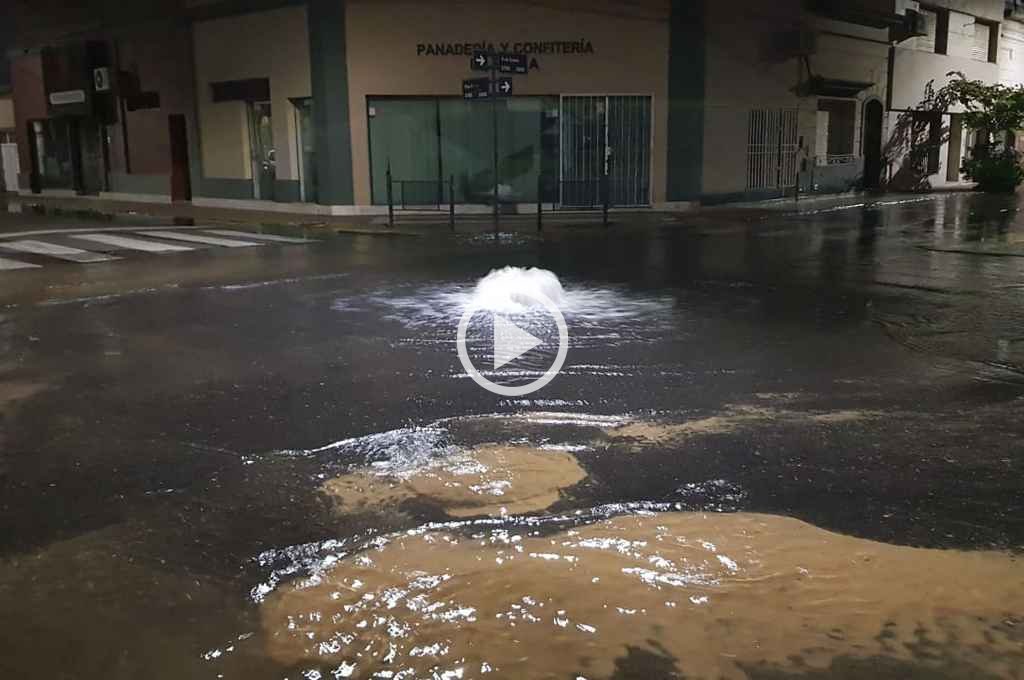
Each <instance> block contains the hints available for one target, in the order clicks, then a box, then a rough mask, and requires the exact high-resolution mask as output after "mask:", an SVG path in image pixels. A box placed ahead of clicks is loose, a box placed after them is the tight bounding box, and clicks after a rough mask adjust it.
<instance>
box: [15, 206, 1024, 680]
mask: <svg viewBox="0 0 1024 680" xmlns="http://www.w3.org/2000/svg"><path fill="white" fill-rule="evenodd" d="M851 203H852V201H845V202H843V203H827V202H818V203H808V204H806V205H804V206H802V207H801V208H800V211H799V212H796V213H794V212H790V211H786V210H772V211H759V212H756V213H754V212H750V213H744V212H741V211H737V210H722V211H717V212H716V211H709V212H707V213H702V214H700V215H694V216H692V217H682V218H679V219H678V221H675V222H672V223H666V224H665V225H664V226H662V227H644V228H642V229H635V228H630V226H629V225H617V226H615V227H613V228H611V229H610V230H609V231H607V232H604V231H602V230H600V229H596V228H584V227H580V228H574V229H564V230H552V231H550V232H549V233H546V234H545V235H544V236H543V237H540V238H538V237H536V236H535V235H534V234H530V233H528V232H525V231H524V232H522V233H515V234H513V233H508V234H503V235H502V236H501V237H500V238H498V239H494V238H493V237H491V236H489V235H486V234H461V235H456V236H450V235H448V234H446V233H445V234H438V235H437V236H436V237H394V238H382V237H373V236H353V235H338V236H335V237H330V238H325V239H324V240H323V241H322V242H319V243H311V244H305V245H281V246H275V247H263V248H251V249H247V248H238V249H231V250H230V251H229V250H227V249H223V250H216V251H214V250H212V249H211V250H197V251H194V252H188V253H180V254H173V255H156V256H154V255H145V256H144V255H134V256H130V257H125V258H124V259H123V260H120V261H116V262H108V263H100V264H92V265H74V264H64V263H62V264H48V265H47V266H44V267H41V268H39V269H34V270H18V271H10V272H0V348H2V352H0V572H2V575H0V601H6V602H7V603H8V605H9V606H7V607H0V629H2V630H3V631H5V634H3V635H0V671H3V675H4V676H5V677H51V678H52V677H69V678H71V677H89V678H91V677H141V676H142V675H143V674H145V675H147V676H149V677H164V676H165V675H166V677H175V676H177V677H184V676H185V675H189V674H192V673H200V672H204V670H205V669H206V667H205V666H203V665H202V659H201V652H202V650H204V649H207V648H210V647H213V646H215V645H216V644H220V643H221V642H223V639H222V638H223V636H224V634H225V631H235V632H238V633H243V632H245V628H246V626H245V621H247V617H251V612H249V613H247V611H246V607H245V605H246V602H245V596H246V593H247V591H248V589H249V588H251V587H252V585H253V583H254V582H256V581H258V580H259V578H260V567H259V565H258V564H256V563H254V561H253V558H254V556H256V555H259V554H260V553H261V552H262V551H266V550H274V549H281V548H284V547H287V546H294V545H298V544H302V543H306V542H311V541H319V540H323V539H325V538H331V537H344V536H351V535H354V534H366V533H367V532H371V533H372V532H383V531H388V530H394V529H403V528H407V527H408V526H415V525H416V524H418V523H422V522H426V521H432V520H439V519H444V514H443V513H442V512H440V511H439V510H438V509H437V508H436V507H431V506H430V505H429V504H427V505H423V506H416V505H415V504H414V505H412V506H410V507H407V508H405V512H404V513H401V514H396V513H385V512H381V513H373V512H365V513H357V514H354V515H351V516H344V517H339V516H338V515H337V514H336V513H332V512H331V511H330V508H329V507H328V504H327V503H326V502H325V500H324V499H323V498H322V496H321V495H320V494H319V493H318V492H317V488H318V484H319V480H321V479H323V477H324V476H325V475H330V474H337V473H338V472H339V471H341V470H344V469H347V468H349V467H351V466H353V465H359V464H364V463H365V462H366V460H360V459H358V456H356V457H352V456H349V457H346V456H345V455H339V456H334V457H323V456H311V455H287V453H286V452H303V451H309V450H312V449H316V448H318V447H322V446H323V445H325V444H328V443H330V442H336V441H338V440H343V439H345V438H349V437H360V436H364V435H370V434H374V433H381V432H387V431H391V430H396V429H399V428H404V427H410V426H423V425H428V424H430V423H434V422H436V421H439V420H441V419H452V418H463V417H466V416H473V415H480V414H511V413H521V412H529V411H553V410H554V411H559V412H575V413H584V414H590V415H616V414H632V415H634V416H643V417H650V418H655V417H658V418H668V419H670V420H671V419H675V420H687V419H695V418H713V417H716V416H723V414H724V415H728V414H730V413H733V414H734V413H736V412H737V409H740V411H739V412H741V413H747V412H750V409H763V410H766V411H770V412H771V413H773V414H775V415H772V416H766V417H764V418H758V419H753V420H751V422H749V423H747V424H746V425H744V426H743V427H739V428H735V429H728V428H722V429H719V430H715V431H711V432H709V433H707V434H706V435H704V436H700V437H692V438H690V439H688V440H687V443H686V445H685V446H682V447H681V446H679V445H678V444H666V445H664V446H652V447H647V448H645V449H644V450H643V451H642V452H640V453H637V454H636V455H634V456H632V457H630V458H629V459H628V460H625V459H624V458H623V457H622V456H621V455H618V454H617V453H615V452H604V453H601V452H598V453H596V454H595V455H593V456H590V457H588V458H587V459H586V460H585V461H581V465H583V467H584V468H586V471H587V473H588V475H589V477H588V481H587V482H586V483H584V484H581V485H579V486H578V487H575V488H574V489H573V490H572V492H571V493H569V494H566V495H564V496H563V498H562V500H560V501H559V503H558V504H557V505H556V506H555V509H558V510H569V509H580V508H590V507H594V506H597V505H601V504H606V503H618V502H628V501H678V502H682V503H684V504H685V506H686V507H687V508H691V509H698V510H700V509H708V510H729V511H731V510H745V511H753V512H763V513H775V514H783V515H787V516H792V517H797V518H800V519H803V520H805V521H808V522H810V523H812V524H814V525H816V526H819V527H822V528H826V529H830V530H834V531H839V532H843V533H847V534H850V535H853V536H857V537H861V538H869V539H873V540H878V541H885V542H890V543H897V544H902V545H914V546H927V547H942V548H965V549H977V548H998V549H1008V550H1020V549H1021V548H1022V547H1024V519H1022V518H1024V514H1022V510H1024V493H1022V490H1024V486H1022V482H1021V477H1020V474H1021V468H1022V464H1024V419H1022V418H1021V414H1022V413H1024V215H1022V214H1021V213H1020V212H1018V211H1019V208H1020V206H1019V204H1018V201H1017V200H1016V199H1014V198H993V197H984V196H974V195H968V194H956V195H944V196H941V195H940V196H923V197H905V198H882V199H878V200H877V201H868V202H866V203H865V204H863V205H851ZM89 226H92V225H89ZM33 228H38V225H33ZM282 233H283V232H282ZM509 265H511V266H518V267H531V266H535V267H541V268H544V269H548V270H550V271H552V272H554V273H555V274H557V276H558V277H559V278H560V280H561V282H562V284H563V286H565V287H566V289H567V290H571V291H576V292H577V293H578V294H579V296H580V298H581V299H584V300H587V301H589V302H590V304H592V305H594V306H596V307H598V308H602V306H603V308H605V309H607V310H609V311H608V315H606V316H604V317H602V314H601V313H600V312H599V311H593V312H592V313H591V314H590V315H589V316H588V315H581V316H580V317H579V318H578V319H577V322H576V324H575V326H574V324H573V321H572V319H570V334H571V335H572V337H573V343H572V345H571V349H570V353H569V358H568V361H567V363H566V371H565V373H564V374H563V375H562V376H559V377H558V378H556V379H555V380H554V381H553V382H552V383H551V384H550V385H549V386H548V387H546V388H544V390H542V391H541V392H539V393H536V394H534V395H531V396H530V397H526V398H523V399H519V400H516V399H506V398H502V397H498V396H495V395H491V394H489V393H486V392H483V391H482V390H481V389H480V388H479V387H477V386H476V385H475V384H473V383H472V381H470V380H468V379H466V378H465V376H463V375H462V370H461V367H460V366H459V363H458V359H457V357H456V353H455V350H454V345H453V343H452V340H453V338H454V334H455V323H456V322H457V315H454V316H453V314H454V312H453V311H452V310H449V309H447V308H446V305H448V304H450V301H451V300H452V299H453V295H455V294H457V293H458V291H464V290H466V289H468V288H471V287H472V286H473V284H474V283H475V282H476V281H477V280H478V279H479V278H480V277H482V276H484V275H485V274H487V273H488V272H489V271H490V270H492V269H495V268H499V267H503V266H509ZM613 310H615V311H616V312H617V313H619V314H620V316H616V315H614V314H612V311H613ZM742 409H747V410H746V411H743V410H742ZM778 414H783V415H781V416H780V415H778ZM835 414H840V415H835ZM841 414H860V415H861V416H863V417H848V418H847V417H845V416H843V415H841ZM518 434H521V433H517V432H512V431H509V432H501V431H491V432H476V433H474V434H473V436H474V437H476V438H477V439H478V440H479V441H481V442H486V441H494V440H496V439H502V438H508V439H511V438H514V437H515V436H517V435H518ZM551 436H557V433H556V434H554V435H551ZM283 452H285V453H283ZM709 480H724V482H725V483H724V485H717V486H716V485H711V486H708V485H706V484H704V483H706V482H708V481H709ZM702 485H703V486H702ZM89 555H102V556H103V560H105V561H103V562H102V565H101V566H97V565H99V564H101V563H95V564H94V563H93V562H90V561H89V558H88V556H89ZM83 556H84V557H83ZM111 560H112V561H113V563H115V564H116V565H118V567H117V568H116V569H111V568H110V567H109V564H108V563H109V562H111ZM121 569H123V571H119V570H121ZM93 572H95V573H93ZM108 577H109V578H108ZM190 589H194V590H190ZM154 593H160V594H159V595H155V594H154ZM193 598H194V599H193ZM190 602H196V603H203V608H202V609H197V608H196V607H194V606H190V604H189V603H190ZM140 610H145V611H148V612H151V615H152V621H151V628H152V631H150V633H151V634H149V635H146V634H142V633H140V632H138V631H134V630H133V628H135V627H136V624H137V620H136V615H137V612H138V611H140ZM69 621H70V622H73V623H70V624H69ZM162 622H175V623H173V625H172V624H170V623H167V624H166V625H167V626H169V627H170V628H172V629H173V631H171V632H161V631H162V630H163V626H164V625H165V624H164V623H162ZM154 631H155V632H154ZM186 631H187V632H186ZM184 659H187V661H185V660H184ZM154 669H159V671H155V670H154ZM203 677H215V674H213V675H210V674H207V675H204V676H203ZM261 677H262V676H261ZM268 677H279V676H274V675H273V674H272V673H271V674H270V675H268Z"/></svg>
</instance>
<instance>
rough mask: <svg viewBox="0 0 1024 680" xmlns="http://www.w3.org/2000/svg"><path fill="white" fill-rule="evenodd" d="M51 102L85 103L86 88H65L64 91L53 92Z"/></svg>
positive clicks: (55, 103) (56, 103)
mask: <svg viewBox="0 0 1024 680" xmlns="http://www.w3.org/2000/svg"><path fill="white" fill-rule="evenodd" d="M50 103H51V104H53V105H54V106H61V105H63V104H84V103H85V90H64V91H63V92H51V93H50Z"/></svg>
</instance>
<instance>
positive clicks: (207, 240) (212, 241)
mask: <svg viewBox="0 0 1024 680" xmlns="http://www.w3.org/2000/svg"><path fill="white" fill-rule="evenodd" d="M141 235H145V236H156V237H157V238H166V239H170V240H172V241H185V242H187V243H202V244H204V245H208V246H224V247H225V248H245V247H249V246H262V245H264V244H262V243H253V242H252V241H235V240H232V239H227V238H216V237H214V236H200V235H199V234H188V233H182V232H179V231H146V232H142V234H141ZM239 235H241V234H239ZM245 235H246V236H248V234H245Z"/></svg>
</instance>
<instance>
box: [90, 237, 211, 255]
mask: <svg viewBox="0 0 1024 680" xmlns="http://www.w3.org/2000/svg"><path fill="white" fill-rule="evenodd" d="M71 238H75V239H81V240H83V241H94V242H95V243H101V244H103V245H105V246H114V247H115V248H126V249H127V250H141V251H143V252H147V253H184V252H186V251H189V250H193V248H190V247H188V246H177V245H172V244H170V243H161V242H160V241H144V240H142V239H138V238H128V237H127V236H115V235H114V234H75V235H73V236H72V237H71Z"/></svg>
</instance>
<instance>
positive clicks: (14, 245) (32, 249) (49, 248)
mask: <svg viewBox="0 0 1024 680" xmlns="http://www.w3.org/2000/svg"><path fill="white" fill-rule="evenodd" d="M0 249H3V250H12V251H15V252H20V253H31V254H33V255H48V256H49V257H55V258H57V259H58V260H67V261H68V262H82V263H86V262H106V261H108V260H116V259H118V258H116V257H114V256H112V255H105V254H103V253H93V252H90V251H88V250H81V249H80V248H69V247H68V246H62V245H57V244H54V243H47V242H45V241H36V240H24V241H2V242H0Z"/></svg>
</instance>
